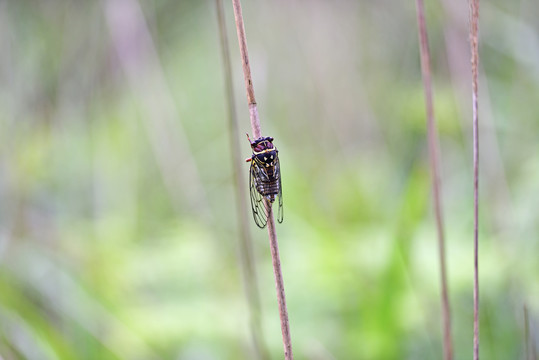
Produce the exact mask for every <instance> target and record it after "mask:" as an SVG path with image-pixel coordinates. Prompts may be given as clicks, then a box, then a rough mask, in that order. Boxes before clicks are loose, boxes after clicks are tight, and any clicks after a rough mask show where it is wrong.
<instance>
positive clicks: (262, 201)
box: [245, 134, 283, 229]
mask: <svg viewBox="0 0 539 360" xmlns="http://www.w3.org/2000/svg"><path fill="white" fill-rule="evenodd" d="M247 140H249V143H250V144H251V149H252V151H253V155H252V156H251V157H250V158H248V159H247V160H245V161H247V162H249V161H250V162H251V169H250V172H249V173H250V176H249V184H250V190H251V209H252V210H253V218H254V219H255V223H256V225H257V226H258V227H259V228H261V229H263V228H264V227H266V224H267V222H268V214H269V211H270V209H271V206H272V205H273V202H274V201H275V199H276V198H279V211H278V213H277V221H279V222H280V223H282V222H283V187H282V186H281V166H280V164H279V151H278V150H277V149H276V148H275V146H274V145H273V138H272V137H261V138H258V139H256V140H255V141H251V139H250V138H249V134H247Z"/></svg>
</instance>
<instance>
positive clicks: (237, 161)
mask: <svg viewBox="0 0 539 360" xmlns="http://www.w3.org/2000/svg"><path fill="white" fill-rule="evenodd" d="M215 4H216V7H217V20H218V23H219V35H220V42H221V50H222V56H223V70H224V73H225V92H226V97H227V104H228V112H229V113H228V124H229V129H230V130H229V132H228V133H229V136H230V145H231V147H232V158H233V166H234V171H233V176H234V183H235V184H236V186H235V195H236V206H237V207H238V213H239V215H238V229H239V230H240V234H239V235H240V257H241V260H242V261H241V263H242V268H243V277H244V282H245V291H246V295H247V303H248V306H249V310H250V326H251V335H252V337H253V342H254V346H255V351H256V354H257V357H258V359H262V360H268V359H269V353H268V350H267V347H266V344H265V343H264V336H263V331H262V325H261V314H262V312H261V309H260V308H261V306H260V294H259V292H258V282H257V276H256V273H257V271H256V265H255V261H254V256H253V245H252V238H251V234H250V232H249V223H248V210H247V205H246V204H247V203H246V199H245V195H244V194H245V193H244V192H243V189H245V181H244V180H243V177H242V176H240V175H239V174H241V171H242V161H241V151H240V145H239V143H238V124H237V116H236V105H235V100H234V86H233V82H232V66H231V64H230V53H229V51H228V37H227V31H226V22H225V14H224V13H225V11H224V6H223V0H216V2H215Z"/></svg>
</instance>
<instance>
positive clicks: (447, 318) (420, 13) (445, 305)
mask: <svg viewBox="0 0 539 360" xmlns="http://www.w3.org/2000/svg"><path fill="white" fill-rule="evenodd" d="M416 9H417V24H418V30H419V51H420V55H421V73H422V77H423V88H424V91H425V106H426V111H427V138H428V143H429V155H430V167H431V181H432V196H433V205H434V215H435V218H436V229H437V232H438V256H439V261H440V276H441V279H440V280H441V283H442V293H441V298H442V299H441V300H442V318H443V336H444V339H443V344H444V359H445V360H451V359H453V346H452V339H451V311H450V306H449V296H448V288H447V275H446V262H445V239H444V224H443V217H442V206H441V199H440V197H441V196H440V170H439V163H438V148H439V144H438V133H437V131H436V123H435V120H434V106H433V102H432V82H431V71H430V52H429V41H428V37H427V27H426V25H425V10H424V5H423V0H416Z"/></svg>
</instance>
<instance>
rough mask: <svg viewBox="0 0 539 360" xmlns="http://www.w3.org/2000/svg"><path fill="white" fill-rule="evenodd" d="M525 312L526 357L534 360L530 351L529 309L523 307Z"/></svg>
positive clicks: (527, 359) (528, 359)
mask: <svg viewBox="0 0 539 360" xmlns="http://www.w3.org/2000/svg"><path fill="white" fill-rule="evenodd" d="M523 311H524V356H526V360H532V358H531V351H530V319H529V317H528V308H527V307H526V304H524V306H523Z"/></svg>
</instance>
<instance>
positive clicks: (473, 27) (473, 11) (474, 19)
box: [470, 0, 479, 360]
mask: <svg viewBox="0 0 539 360" xmlns="http://www.w3.org/2000/svg"><path fill="white" fill-rule="evenodd" d="M478 22H479V0H470V47H471V53H472V112H473V120H472V122H473V125H472V126H473V135H472V136H473V188H474V190H473V192H474V195H473V197H474V288H473V300H474V315H473V359H474V360H479V275H478V273H479V266H478V265H479V264H478V262H479V261H478V260H479V241H478V240H479V231H478V230H479V205H478V202H479V115H478V102H477V93H478V91H477V83H478V81H477V77H478V65H479V49H478V37H477V33H478V27H479V26H478Z"/></svg>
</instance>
